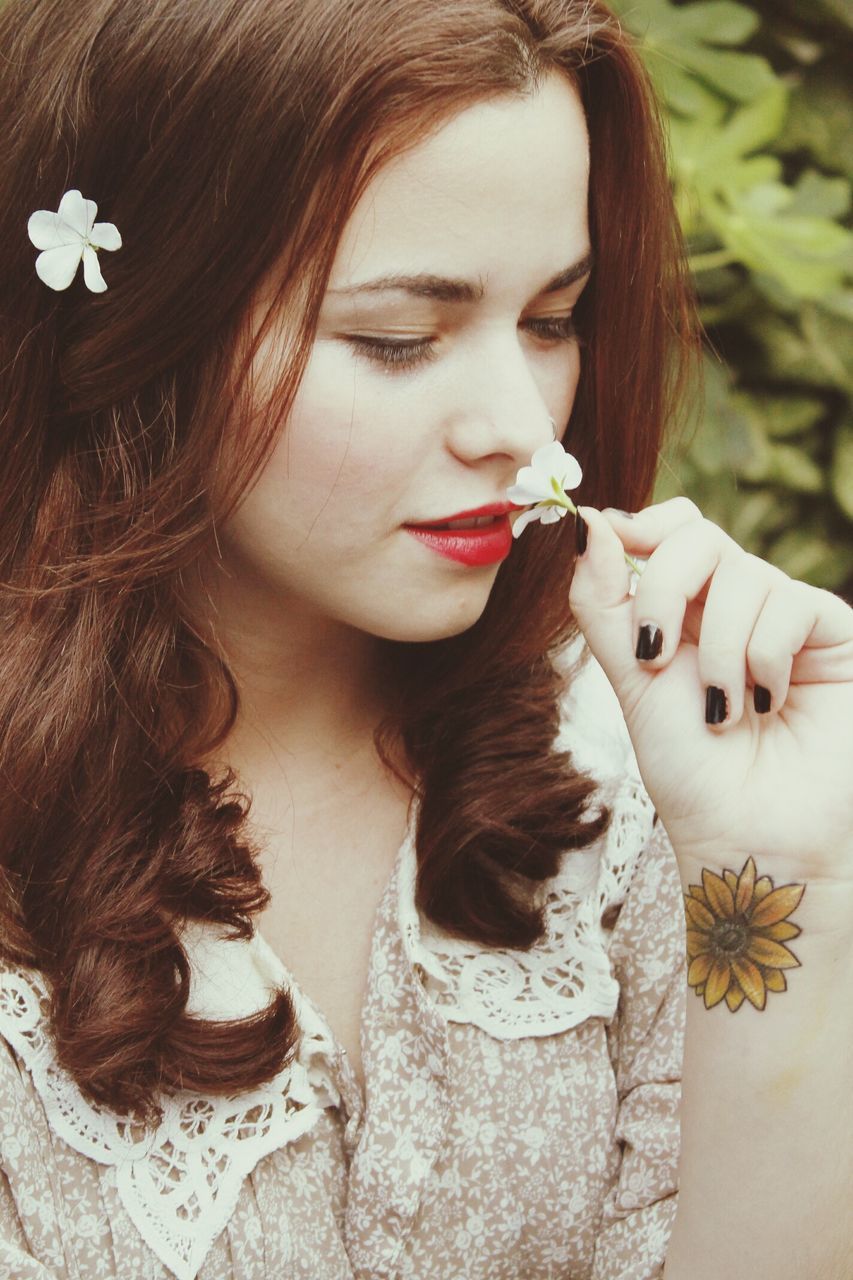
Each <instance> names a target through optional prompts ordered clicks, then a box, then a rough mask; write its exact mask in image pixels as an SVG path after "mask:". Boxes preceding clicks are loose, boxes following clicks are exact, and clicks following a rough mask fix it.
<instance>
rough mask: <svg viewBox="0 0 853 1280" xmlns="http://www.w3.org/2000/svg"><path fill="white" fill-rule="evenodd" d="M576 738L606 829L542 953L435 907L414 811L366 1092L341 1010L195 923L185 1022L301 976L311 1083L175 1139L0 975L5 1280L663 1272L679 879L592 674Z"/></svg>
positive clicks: (551, 897)
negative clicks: (111, 1107)
mask: <svg viewBox="0 0 853 1280" xmlns="http://www.w3.org/2000/svg"><path fill="white" fill-rule="evenodd" d="M561 745H563V746H564V747H568V748H570V749H571V750H572V752H573V757H574V759H575V762H576V763H577V764H578V765H579V766H581V767H585V768H589V769H592V770H593V771H594V772H595V773H596V775H597V777H598V778H599V779H600V782H601V788H602V791H601V796H602V799H604V800H605V801H606V802H607V803H608V804H609V805H610V806H611V807H612V809H613V811H614V819H613V822H612V824H611V828H610V831H609V832H608V833H607V834H606V835H605V837H603V838H602V840H601V841H599V842H598V844H597V845H595V846H593V847H592V848H591V849H589V850H583V851H581V852H580V853H569V854H567V856H566V858H565V860H564V865H563V867H562V868H561V870H560V872H559V874H558V875H557V876H555V877H554V879H553V880H551V881H550V882H548V884H546V885H545V886H543V900H544V902H545V905H546V916H547V920H548V928H547V932H546V937H545V938H544V939H543V941H542V942H541V943H540V944H538V945H537V947H536V948H534V949H533V951H531V952H521V951H519V952H514V951H512V950H509V949H486V948H478V947H476V946H474V945H472V944H470V943H464V942H461V941H460V940H458V939H454V938H450V937H449V936H447V935H445V934H443V933H442V931H441V930H438V929H436V928H435V926H433V925H432V924H431V923H430V922H428V921H426V920H425V919H422V918H421V917H420V916H419V913H418V912H417V910H416V909H415V906H414V892H413V891H414V877H415V868H416V862H415V848H414V828H415V822H416V809H415V810H413V815H412V821H411V822H410V826H409V831H408V832H407V835H406V839H405V840H404V842H403V845H402V846H401V849H400V851H399V853H398V856H397V861H396V864H395V866H394V870H393V873H392V875H391V877H390V879H389V882H388V884H387V886H386V889H385V893H384V895H383V898H382V901H381V903H380V905H379V908H378V910H377V914H376V920H375V923H374V933H373V938H372V944H371V954H370V964H369V977H368V985H367V991H366V995H365V1000H364V1006H363V1009H362V1027H361V1039H362V1056H363V1064H364V1073H365V1083H366V1089H365V1094H364V1096H362V1093H361V1090H360V1087H359V1085H358V1083H357V1081H356V1078H355V1075H354V1073H353V1071H352V1070H351V1068H350V1067H349V1064H348V1062H347V1059H346V1053H345V1051H344V1050H343V1049H342V1048H341V1047H340V1045H339V1044H338V1043H337V1041H336V1039H335V1037H334V1035H333V1033H332V1031H331V1029H330V1028H329V1026H328V1024H327V1022H326V1020H325V1018H324V1017H323V1015H322V1013H321V1011H320V1010H319V1009H317V1008H316V1007H315V1006H314V1005H313V1003H312V1002H311V1000H310V999H309V998H308V997H307V996H306V995H305V994H303V993H302V992H300V991H299V988H298V986H297V985H296V984H295V982H294V981H293V979H292V977H291V975H290V974H289V973H288V972H287V971H286V970H285V968H284V966H283V965H282V964H281V962H280V961H279V960H278V959H277V957H276V956H275V955H274V954H273V953H272V951H271V950H270V948H269V947H268V946H267V944H266V943H265V942H264V940H263V939H262V938H260V937H255V938H254V939H252V941H251V942H248V943H246V942H240V941H226V940H225V939H224V938H223V937H221V936H220V935H218V934H217V933H216V932H215V931H214V930H213V929H212V928H211V927H209V926H203V925H197V926H194V928H193V929H191V930H188V931H187V934H186V936H185V938H184V944H185V947H186V949H187V952H188V955H189V957H190V962H191V966H192V975H193V977H192V999H191V1008H192V1009H193V1010H194V1011H196V1012H198V1013H205V1014H206V1015H207V1016H210V1017H228V1016H237V1015H242V1014H246V1013H248V1012H251V1010H253V1009H256V1008H260V1007H262V1006H263V1005H264V1004H265V1003H266V1001H267V999H268V993H269V991H270V990H271V989H272V988H273V987H274V986H276V985H277V984H281V985H286V986H288V987H289V988H290V989H291V991H292V993H293V995H294V999H295V1003H296V1010H297V1016H298V1018H299V1024H300V1027H301V1029H302V1041H301V1045H300V1051H299V1054H298V1056H297V1058H296V1060H295V1061H294V1062H293V1063H292V1064H291V1066H290V1067H289V1068H288V1069H286V1070H285V1071H283V1072H282V1073H281V1074H280V1075H279V1076H278V1077H277V1078H276V1079H275V1080H274V1081H272V1082H271V1083H270V1084H268V1085H266V1086H264V1087H263V1088H261V1089H257V1090H253V1091H251V1092H250V1093H244V1094H241V1095H238V1096H234V1097H230V1098H223V1097H198V1096H196V1095H191V1094H186V1093H181V1094H174V1095H170V1096H169V1097H166V1098H164V1118H163V1122H162V1123H161V1125H160V1127H159V1128H158V1129H157V1130H156V1132H153V1133H152V1132H151V1131H148V1132H141V1131H139V1130H138V1128H137V1127H134V1125H133V1124H132V1123H130V1122H129V1121H127V1119H125V1118H123V1117H121V1116H117V1115H115V1114H112V1113H109V1112H107V1111H105V1110H104V1109H102V1108H96V1107H94V1106H92V1105H91V1104H89V1103H87V1102H86V1100H85V1099H84V1098H83V1097H82V1096H81V1095H80V1093H79V1091H78V1090H77V1088H76V1086H75V1085H74V1082H73V1080H71V1079H70V1078H69V1077H68V1076H67V1075H66V1074H65V1073H64V1072H63V1071H61V1069H60V1068H59V1067H58V1065H57V1063H56V1062H55V1059H54V1057H53V1052H52V1043H51V1036H50V1027H49V1022H48V1019H47V1014H46V1001H47V992H46V990H45V986H44V983H43V981H42V979H41V977H40V975H38V974H36V973H33V972H31V971H26V970H20V969H18V970H11V969H10V970H6V971H5V972H0V1036H2V1038H3V1039H4V1040H5V1045H4V1044H2V1042H0V1277H5V1276H8V1277H14V1278H15V1280H30V1278H31V1277H32V1278H33V1280H35V1278H36V1277H38V1278H39V1280H58V1278H59V1277H79V1278H80V1280H90V1278H91V1280H94V1278H95V1277H104V1278H113V1277H115V1278H116V1280H118V1278H120V1277H121V1278H124V1277H126V1278H127V1280H130V1278H131V1277H132V1278H133V1280H142V1278H150V1280H155V1278H156V1280H167V1278H168V1277H172V1276H174V1277H177V1278H178V1280H194V1278H195V1277H199V1278H200V1280H261V1278H262V1277H263V1278H266V1277H275V1280H297V1278H300V1280H392V1278H396V1277H401V1278H402V1277H411V1278H413V1280H457V1278H461V1277H470V1280H540V1278H544V1277H565V1278H566V1280H659V1278H660V1277H661V1276H662V1269H663V1262H664V1258H665V1254H666V1247H667V1241H668V1238H669V1233H670V1230H671V1226H672V1221H673V1217H674V1213H675V1205H676V1199H677V1196H676V1167H677V1156H678V1139H679V1131H678V1103H679V1096H680V1091H679V1078H680V1072H681V1055H682V1037H683V1022H684V1009H685V993H686V987H685V983H684V974H683V972H682V968H683V964H684V955H685V947H684V925H683V912H682V909H681V893H680V881H679V878H678V872H677V868H676V864H675V859H674V855H673V852H672V849H671V846H670V844H669V840H668V838H667V836H666V833H665V831H664V830H663V828H662V826H661V825H660V823H657V824H655V822H654V814H653V811H652V807H651V803H650V801H649V799H648V796H647V795H646V793H645V791H644V790H643V787H642V783H641V781H640V779H639V774H638V772H637V768H636V761H635V760H634V758H633V753H632V751H631V749H630V741H629V739H628V737H627V733H626V731H625V727H624V721H623V720H622V717H621V712H620V711H619V708H618V703H617V702H616V699H615V696H614V695H613V694H612V690H610V686H609V685H608V684H607V682H606V679H605V678H604V676H603V673H602V672H601V670H600V668H598V666H597V664H595V663H594V661H593V660H591V659H589V660H588V661H587V664H586V666H585V667H584V668H583V670H582V672H581V674H580V675H578V676H577V677H576V678H575V679H574V680H573V682H572V686H571V690H570V691H569V693H568V694H567V696H566V699H565V702H564V708H563V727H562V729H561Z"/></svg>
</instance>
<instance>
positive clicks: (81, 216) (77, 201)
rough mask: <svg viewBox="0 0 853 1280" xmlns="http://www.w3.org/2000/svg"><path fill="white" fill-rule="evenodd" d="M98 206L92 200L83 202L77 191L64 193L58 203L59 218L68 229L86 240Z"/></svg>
mask: <svg viewBox="0 0 853 1280" xmlns="http://www.w3.org/2000/svg"><path fill="white" fill-rule="evenodd" d="M97 212H98V206H97V205H96V204H95V202H94V200H84V199H83V197H82V196H81V194H80V192H79V191H77V190H72V191H66V193H65V195H64V196H63V197H62V199H61V200H60V202H59V216H60V218H62V220H63V221H64V222H67V223H68V225H69V227H73V228H74V230H75V231H77V232H79V234H80V235H81V236H83V237H84V238H87V237H88V235H89V232H90V231H91V230H92V225H93V223H94V221H95V215H96V214H97Z"/></svg>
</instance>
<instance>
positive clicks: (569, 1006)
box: [0, 645, 653, 1280]
mask: <svg viewBox="0 0 853 1280" xmlns="http://www.w3.org/2000/svg"><path fill="white" fill-rule="evenodd" d="M580 648H581V646H580V645H578V646H576V647H575V648H574V649H573V651H572V652H570V653H568V654H567V655H566V663H567V665H568V664H569V662H570V660H571V659H572V658H573V657H576V656H577V654H578V653H579V652H580ZM558 741H559V743H560V745H561V746H562V747H564V748H566V749H570V750H571V751H572V753H573V757H574V760H575V763H576V764H577V765H578V766H579V767H581V768H586V769H589V770H590V771H591V772H593V773H594V774H595V775H596V776H597V777H598V778H599V779H600V781H601V784H602V798H603V799H604V800H605V801H606V802H607V803H608V804H609V805H610V806H611V807H612V808H613V810H614V817H613V822H612V824H611V827H610V830H609V832H608V833H607V834H606V836H605V837H604V838H603V839H602V841H600V842H599V844H597V845H595V846H593V847H592V848H590V849H587V850H581V851H579V852H575V853H572V854H570V855H569V856H568V857H567V858H566V860H565V866H564V868H563V870H561V872H560V873H559V875H558V876H557V877H555V878H554V879H553V880H552V881H550V882H548V883H547V884H546V885H545V886H543V893H544V895H545V900H546V904H547V919H548V931H547V938H546V941H545V942H544V943H543V944H540V945H539V946H538V947H536V948H534V950H533V951H531V952H523V951H513V950H510V949H503V948H502V949H496V950H489V949H485V948H481V947H477V946H474V945H472V944H470V943H465V942H460V941H459V940H458V939H453V938H450V937H448V936H446V935H444V934H443V933H442V932H441V931H440V930H438V929H436V928H435V927H434V926H432V925H431V924H430V923H429V922H428V921H425V920H421V919H420V918H419V915H418V913H417V911H416V910H415V907H414V880H415V870H416V857H415V843H414V830H415V823H416V814H417V810H416V807H415V806H413V812H412V816H411V820H410V823H409V829H408V832H407V834H406V838H405V840H404V842H403V844H402V846H401V848H400V851H399V853H398V857H397V862H396V864H395V868H394V876H392V879H391V881H390V882H389V886H388V889H387V891H386V898H387V897H388V893H392V894H393V897H392V898H391V899H390V900H391V901H392V902H393V903H396V908H397V911H398V922H399V928H400V932H401V935H402V937H403V940H404V945H405V948H406V952H407V955H408V957H409V960H410V962H411V963H412V964H413V965H414V966H415V967H416V971H417V972H418V974H419V975H420V977H421V980H422V982H423V985H424V987H425V989H426V991H427V992H428V994H429V996H430V998H431V999H432V1000H433V1002H434V1003H435V1005H436V1007H437V1008H438V1009H440V1010H441V1012H442V1013H443V1014H444V1016H445V1017H446V1018H447V1019H448V1020H449V1021H453V1022H466V1023H470V1024H474V1025H476V1026H478V1027H481V1028H483V1029H484V1030H485V1031H487V1032H489V1033H490V1034H491V1035H493V1036H495V1037H497V1038H499V1039H505V1040H511V1039H517V1038H520V1037H523V1036H529V1035H550V1034H554V1033H555V1032H560V1031H565V1030H568V1029H569V1028H571V1027H572V1026H575V1025H577V1024H578V1023H580V1022H582V1021H583V1020H584V1019H586V1018H588V1017H591V1016H600V1017H603V1018H610V1017H611V1016H612V1015H613V1013H614V1012H615V1008H616V1001H617V998H618V986H617V984H616V981H615V979H614V977H613V975H612V972H611V968H610V964H609V960H608V956H607V948H608V941H609V936H610V935H609V931H608V930H607V929H606V928H605V927H604V926H603V925H602V923H601V916H602V913H603V912H604V911H605V910H606V908H607V907H613V906H618V904H619V903H621V901H622V900H623V898H624V896H625V893H626V891H627V887H628V884H629V882H630V879H631V875H632V873H633V870H634V865H635V863H636V859H637V857H638V855H639V852H640V850H641V849H642V847H643V845H644V843H645V841H646V839H647V837H648V834H649V831H650V829H651V821H652V816H653V815H652V808H651V802H650V801H649V799H648V796H647V795H646V794H645V791H644V790H643V787H642V783H641V782H640V779H639V774H638V771H637V766H636V760H635V759H634V754H633V751H632V749H631V744H630V740H629V738H628V735H627V730H626V729H625V724H624V720H623V718H622V714H621V710H620V709H619V704H618V702H617V701H616V697H615V694H614V693H613V691H612V689H611V688H610V685H609V684H608V682H607V680H606V678H605V676H604V674H603V672H602V671H601V668H600V667H599V666H598V664H597V663H595V662H594V660H592V659H591V658H590V659H589V661H588V662H587V665H586V666H585V668H584V669H583V670H582V671H581V672H580V674H578V675H577V676H576V677H575V679H574V681H573V684H572V688H571V691H570V693H569V695H568V696H567V697H566V699H565V702H564V707H563V720H562V727H561V730H560V737H559V740H558ZM395 878H396V886H397V890H396V893H394V885H395ZM184 943H185V946H186V950H187V953H188V956H189V959H190V965H191V972H192V988H191V999H190V1005H189V1008H190V1011H191V1012H195V1013H198V1014H203V1015H205V1016H207V1017H210V1018H228V1017H237V1016H246V1015H247V1014H249V1013H251V1012H253V1011H254V1010H256V1009H260V1008H263V1007H264V1006H265V1005H266V1003H267V1002H268V999H269V992H270V991H271V990H272V989H273V988H274V987H276V986H281V985H285V986H287V987H288V988H289V989H290V991H291V993H292V996H293V999H294V1004H295V1008H296V1013H297V1017H298V1020H299V1025H300V1027H301V1028H302V1031H303V1037H302V1042H301V1045H300V1049H299V1052H298V1055H297V1058H296V1060H295V1061H294V1062H293V1064H292V1065H291V1066H290V1067H288V1068H286V1069H285V1070H284V1071H282V1072H281V1073H280V1074H279V1075H278V1076H276V1078H275V1079H274V1080H272V1081H270V1082H269V1084H267V1085H264V1086H262V1087H261V1088H259V1089H254V1090H252V1091H250V1092H248V1093H242V1094H239V1095H237V1096H234V1097H226V1098H223V1097H216V1096H209V1097H207V1096H205V1097H200V1096H197V1095H193V1094H190V1093H181V1094H175V1095H174V1096H172V1097H169V1098H165V1099H164V1100H163V1102H164V1116H163V1120H162V1123H161V1124H160V1126H159V1127H158V1128H157V1129H156V1131H154V1132H153V1133H152V1132H151V1131H150V1130H149V1131H147V1132H144V1131H142V1130H141V1129H140V1127H139V1126H137V1125H134V1124H133V1123H132V1122H131V1121H129V1120H128V1119H127V1118H126V1117H122V1116H120V1115H116V1114H115V1113H112V1112H110V1111H108V1110H106V1109H104V1108H100V1107H96V1106H94V1105H93V1104H91V1103H89V1102H87V1101H86V1100H85V1099H84V1098H83V1096H82V1095H81V1093H80V1091H79V1089H78V1088H77V1086H76V1085H75V1083H74V1081H73V1079H72V1078H71V1077H69V1076H68V1075H67V1074H66V1073H65V1072H64V1071H62V1070H61V1069H60V1068H59V1066H58V1064H57V1063H56V1060H55V1056H54V1053H53V1047H52V1041H51V1037H50V1033H49V1029H48V1021H47V1014H48V996H47V991H46V988H45V986H44V983H43V981H42V979H41V978H40V976H39V975H38V974H35V973H33V972H32V971H29V970H22V969H11V970H8V971H0V1032H2V1034H3V1035H4V1036H5V1037H6V1039H7V1040H8V1041H9V1043H10V1044H11V1045H12V1046H13V1047H14V1048H15V1050H16V1051H17V1052H18V1054H19V1055H20V1057H21V1058H22V1060H23V1061H24V1063H25V1064H26V1066H27V1067H28V1069H29V1070H30V1072H31V1074H32V1078H33V1082H34V1084H35V1087H36V1088H37V1090H38V1091H39V1094H40V1095H41V1097H42V1099H43V1102H44V1105H45V1110H46V1113H47V1117H48V1120H49V1123H50V1124H51V1126H52V1128H53V1129H54V1131H55V1132H56V1133H57V1134H58V1135H59V1136H60V1137H61V1138H62V1139H64V1141H66V1142H67V1143H68V1144H69V1145H70V1146H71V1147H73V1148H74V1149H75V1150H76V1151H79V1152H81V1153H82V1154H83V1155H85V1156H88V1157H90V1158H92V1159H94V1160H97V1161H98V1162H100V1163H101V1164H105V1165H112V1166H114V1167H115V1169H116V1176H117V1187H118V1192H119V1194H120V1196H121V1199H122V1202H123V1203H124V1205H125V1207H126V1209H127V1212H128V1214H129V1216H130V1218H131V1219H132V1221H133V1222H134V1224H135V1225H136V1227H137V1229H138V1230H139V1232H140V1234H141V1236H142V1238H143V1239H144V1240H145V1242H146V1244H147V1245H148V1246H149V1247H150V1248H151V1249H152V1251H153V1252H154V1253H155V1254H156V1256H157V1257H158V1258H160V1259H161V1260H162V1261H163V1262H164V1263H165V1264H166V1266H167V1267H169V1269H170V1270H171V1271H172V1272H173V1273H174V1274H175V1276H176V1277H177V1278H178V1280H193V1277H195V1275H196V1274H197V1272H198V1270H199V1269H200V1267H201V1265H202V1262H203V1260H204V1257H205V1256H206V1254H207V1252H208V1250H209V1249H210V1246H211V1245H212V1243H213V1241H214V1240H215V1239H216V1237H217V1236H218V1235H219V1233H220V1232H221V1231H222V1230H223V1228H224V1227H225V1225H226V1223H227V1222H228V1220H229V1218H230V1216H231V1214H232V1212H233V1210H234V1207H235V1205H236V1202H237V1198H238V1195H239V1192H240V1187H241V1184H242V1182H243V1180H244V1178H245V1177H246V1176H247V1175H248V1174H249V1173H250V1172H251V1170H252V1169H253V1168H254V1167H255V1165H256V1164H257V1162H258V1161H259V1160H260V1159H261V1158H262V1157H263V1156H265V1155H266V1154H268V1153H269V1152H270V1151H273V1150H275V1149H277V1148H279V1147H282V1146H284V1145H285V1144H286V1143H288V1142H291V1141H293V1140H295V1139H296V1138H298V1137H299V1136H301V1135H302V1134H304V1133H305V1132H307V1131H308V1130H309V1129H310V1128H311V1127H312V1125H314V1124H315V1123H316V1121H317V1120H318V1118H319V1116H320V1115H321V1113H322V1110H323V1109H324V1108H325V1107H329V1106H337V1105H338V1103H339V1102H340V1097H339V1094H338V1091H337V1087H336V1084H335V1081H334V1076H333V1073H332V1070H331V1063H332V1062H333V1060H334V1059H335V1058H336V1056H337V1050H338V1046H337V1044H336V1042H335V1039H334V1036H333V1035H332V1033H331V1031H330V1029H329V1027H328V1025H327V1023H326V1021H325V1019H324V1018H323V1017H322V1015H321V1014H320V1012H319V1011H318V1010H317V1009H316V1007H315V1006H314V1005H313V1003H312V1002H311V1001H310V1000H309V999H308V998H307V997H306V996H304V995H303V994H302V993H301V992H300V991H299V988H298V986H297V984H296V983H295V982H294V981H293V979H292V978H291V976H290V974H289V973H288V972H287V970H286V969H285V968H284V966H283V965H282V963H281V962H280V961H279V960H278V959H277V957H276V956H275V955H274V954H273V952H272V951H271V949H270V948H269V947H268V946H267V944H266V943H265V942H264V940H263V939H262V938H260V937H255V938H254V939H253V940H252V941H251V942H249V943H243V942H227V941H225V940H224V939H223V938H222V936H221V934H220V932H219V930H217V929H216V928H214V927H212V926H205V925H203V924H198V925H194V926H193V927H192V928H191V929H188V930H187V932H186V934H185V937H184ZM165 1192H168V1194H164V1193H165Z"/></svg>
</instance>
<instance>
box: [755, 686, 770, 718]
mask: <svg viewBox="0 0 853 1280" xmlns="http://www.w3.org/2000/svg"><path fill="white" fill-rule="evenodd" d="M752 703H753V706H754V707H755V710H756V711H758V712H759V713H760V714H762V715H763V714H764V712H765V711H769V710H770V690H769V689H765V688H764V685H763V684H757V685H756V686H755V688H754V689H753V691H752Z"/></svg>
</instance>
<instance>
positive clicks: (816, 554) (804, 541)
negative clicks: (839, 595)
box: [769, 529, 853, 591]
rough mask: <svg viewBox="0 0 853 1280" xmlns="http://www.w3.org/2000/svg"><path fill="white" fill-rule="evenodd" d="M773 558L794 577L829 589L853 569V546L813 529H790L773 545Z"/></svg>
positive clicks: (835, 585) (843, 580) (840, 581)
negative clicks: (846, 545) (841, 543)
mask: <svg viewBox="0 0 853 1280" xmlns="http://www.w3.org/2000/svg"><path fill="white" fill-rule="evenodd" d="M769 558H770V560H771V561H772V562H773V564H775V565H777V566H778V567H779V568H780V569H782V570H783V571H784V572H785V573H787V574H789V575H790V576H791V577H792V578H801V579H802V580H803V581H804V582H810V583H811V584H812V585H813V586H815V587H823V588H824V589H826V590H829V591H831V590H832V589H833V588H834V587H838V586H841V585H842V584H843V583H844V582H845V581H846V579H847V578H848V577H849V575H850V573H851V572H853V549H851V548H849V547H843V546H842V547H839V545H838V543H837V542H836V541H835V540H833V539H831V538H826V537H823V536H821V534H820V533H819V532H817V531H812V530H809V529H788V530H787V531H786V532H785V533H783V534H782V536H781V537H780V538H779V539H778V540H777V541H776V542H775V543H773V544H772V546H771V547H770V549H769Z"/></svg>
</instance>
